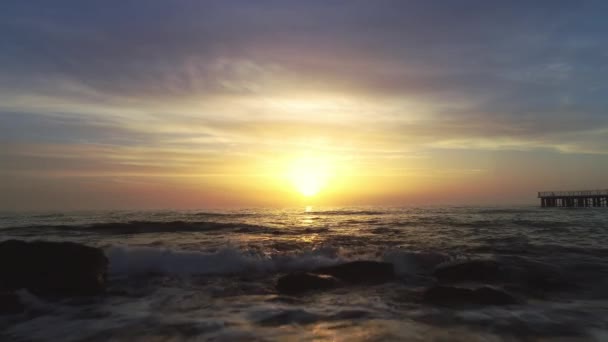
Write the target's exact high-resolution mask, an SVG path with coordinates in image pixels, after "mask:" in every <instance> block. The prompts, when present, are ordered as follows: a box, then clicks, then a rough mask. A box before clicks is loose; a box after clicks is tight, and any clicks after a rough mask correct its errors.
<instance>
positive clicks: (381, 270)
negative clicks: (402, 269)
mask: <svg viewBox="0 0 608 342" xmlns="http://www.w3.org/2000/svg"><path fill="white" fill-rule="evenodd" d="M313 273H316V274H327V275H331V276H333V277H336V278H338V279H340V280H342V281H344V282H347V283H351V284H379V283H384V282H387V281H391V280H394V279H395V270H394V267H393V264H391V263H388V262H380V261H353V262H348V263H345V264H340V265H335V266H328V267H321V268H318V269H316V270H314V271H313Z"/></svg>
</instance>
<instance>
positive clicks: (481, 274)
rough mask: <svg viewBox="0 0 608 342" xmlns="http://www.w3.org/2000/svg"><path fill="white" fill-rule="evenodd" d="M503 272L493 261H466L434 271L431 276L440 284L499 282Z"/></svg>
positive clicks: (443, 266)
mask: <svg viewBox="0 0 608 342" xmlns="http://www.w3.org/2000/svg"><path fill="white" fill-rule="evenodd" d="M502 272H503V270H502V268H501V266H500V264H499V263H498V262H496V261H494V260H467V261H462V262H458V263H452V264H448V265H442V266H439V267H437V268H436V269H435V271H434V272H433V275H434V276H435V277H436V278H437V279H438V280H439V281H440V282H448V283H458V282H495V281H499V280H501V278H502V276H503V274H502Z"/></svg>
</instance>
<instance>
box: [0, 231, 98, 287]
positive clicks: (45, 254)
mask: <svg viewBox="0 0 608 342" xmlns="http://www.w3.org/2000/svg"><path fill="white" fill-rule="evenodd" d="M107 268H108V259H107V258H106V256H105V255H104V253H103V251H102V250H101V249H99V248H94V247H89V246H84V245H81V244H77V243H72V242H48V241H33V242H25V241H19V240H8V241H3V242H0V290H16V289H20V288H25V289H28V290H29V291H30V292H32V293H36V294H53V295H55V294H57V295H88V294H97V293H100V292H103V291H104V289H105V281H106V272H107Z"/></svg>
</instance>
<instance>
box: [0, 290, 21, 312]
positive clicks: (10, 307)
mask: <svg viewBox="0 0 608 342" xmlns="http://www.w3.org/2000/svg"><path fill="white" fill-rule="evenodd" d="M24 310H25V307H24V306H23V303H21V300H20V299H19V296H17V294H16V293H10V292H6V293H0V315H11V314H18V313H21V312H23V311H24Z"/></svg>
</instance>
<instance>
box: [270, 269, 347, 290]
mask: <svg viewBox="0 0 608 342" xmlns="http://www.w3.org/2000/svg"><path fill="white" fill-rule="evenodd" d="M339 285H340V281H339V280H338V279H336V278H334V277H332V276H329V275H321V274H312V273H291V274H287V275H284V276H282V277H281V278H279V280H278V281H277V290H278V291H279V292H282V293H288V294H295V293H302V292H306V291H314V290H329V289H333V288H336V287H338V286H339Z"/></svg>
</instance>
